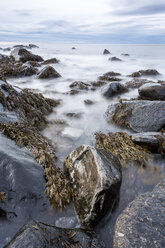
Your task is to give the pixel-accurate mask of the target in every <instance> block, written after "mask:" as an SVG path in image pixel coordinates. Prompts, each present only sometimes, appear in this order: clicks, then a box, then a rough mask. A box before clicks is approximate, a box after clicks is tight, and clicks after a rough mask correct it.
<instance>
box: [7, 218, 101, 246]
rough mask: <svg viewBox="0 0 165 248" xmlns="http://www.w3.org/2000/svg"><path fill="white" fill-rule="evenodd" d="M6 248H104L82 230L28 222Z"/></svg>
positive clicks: (88, 233)
mask: <svg viewBox="0 0 165 248" xmlns="http://www.w3.org/2000/svg"><path fill="white" fill-rule="evenodd" d="M5 247H6V248H65V247H66V248H72V247H74V248H79V247H81V248H86V247H89V248H93V247H97V248H105V246H104V244H103V243H102V242H99V241H98V239H97V238H95V237H94V235H92V234H90V232H87V231H85V230H83V229H64V228H59V227H56V226H51V225H47V224H44V223H40V222H36V221H30V222H28V223H27V224H26V225H24V226H23V227H22V228H21V229H20V230H19V232H18V233H17V234H16V235H15V237H14V238H13V240H12V241H11V242H10V243H9V244H8V245H6V246H5Z"/></svg>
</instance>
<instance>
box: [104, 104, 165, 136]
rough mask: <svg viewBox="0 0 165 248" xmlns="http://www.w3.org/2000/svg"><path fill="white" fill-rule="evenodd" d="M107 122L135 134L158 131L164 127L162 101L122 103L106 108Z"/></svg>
mask: <svg viewBox="0 0 165 248" xmlns="http://www.w3.org/2000/svg"><path fill="white" fill-rule="evenodd" d="M107 118H108V120H109V121H110V120H112V121H114V122H115V123H117V124H118V125H120V126H125V127H129V128H130V129H132V130H133V131H135V132H154V131H159V130H160V129H161V128H163V127H164V126H165V102H164V101H147V100H146V101H145V100H144V101H143V100H141V101H136V100H135V101H124V102H122V103H114V104H111V105H110V106H109V107H108V110H107Z"/></svg>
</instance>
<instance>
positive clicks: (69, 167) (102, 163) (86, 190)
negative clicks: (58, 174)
mask: <svg viewBox="0 0 165 248" xmlns="http://www.w3.org/2000/svg"><path fill="white" fill-rule="evenodd" d="M64 171H65V173H66V175H68V178H69V180H70V182H71V184H72V189H73V193H74V194H73V195H74V203H75V209H76V213H77V216H78V219H79V220H80V222H81V223H82V224H84V225H87V226H88V225H89V226H91V225H92V226H94V225H96V223H97V222H98V220H99V219H100V218H101V217H103V216H104V215H105V214H106V212H107V211H108V210H110V209H111V210H112V209H114V208H115V207H116V206H117V204H118V200H119V193H120V185H121V165H120V163H119V161H118V160H117V158H116V157H114V156H113V155H112V154H111V153H106V152H104V151H101V150H97V149H95V148H94V147H92V146H86V145H82V146H80V147H78V148H77V149H75V150H74V151H73V152H72V153H71V154H70V155H69V156H68V157H67V158H66V159H65V161H64ZM82 206H83V208H82Z"/></svg>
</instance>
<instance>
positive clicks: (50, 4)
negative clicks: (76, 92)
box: [0, 0, 165, 44]
mask: <svg viewBox="0 0 165 248" xmlns="http://www.w3.org/2000/svg"><path fill="white" fill-rule="evenodd" d="M2 41H20V42H21V41H27V42H28V41H29V42H30V41H31V42H32V41H34V42H35V41H38V42H39V41H40V42H57V43H58V42H64V43H113V44H115V43H117V44H120V43H121V44H124V43H126V44H129V43H133V44H139V43H141V44H144V43H151V44H165V0H156V1H155V0H0V42H2Z"/></svg>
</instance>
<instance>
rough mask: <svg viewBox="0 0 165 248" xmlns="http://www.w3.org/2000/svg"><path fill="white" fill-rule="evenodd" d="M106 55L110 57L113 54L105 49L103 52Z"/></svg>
mask: <svg viewBox="0 0 165 248" xmlns="http://www.w3.org/2000/svg"><path fill="white" fill-rule="evenodd" d="M103 54H104V55H108V54H111V53H110V51H108V50H107V49H104V52H103Z"/></svg>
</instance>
